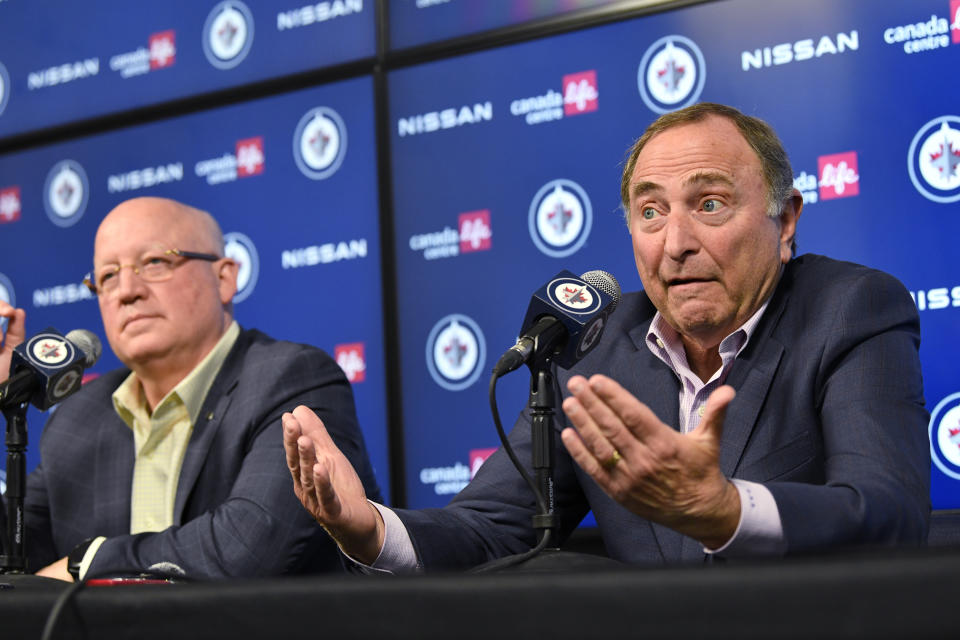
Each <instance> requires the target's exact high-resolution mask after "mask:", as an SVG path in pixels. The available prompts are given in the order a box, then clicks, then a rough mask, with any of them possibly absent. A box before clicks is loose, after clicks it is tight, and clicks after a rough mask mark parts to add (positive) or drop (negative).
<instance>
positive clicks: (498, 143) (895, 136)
mask: <svg viewBox="0 0 960 640" xmlns="http://www.w3.org/2000/svg"><path fill="white" fill-rule="evenodd" d="M47 4H48V6H50V7H52V11H51V12H50V13H49V16H51V17H50V18H49V19H45V20H43V21H42V22H41V21H39V20H38V19H37V18H36V17H35V14H34V13H33V12H32V11H31V10H30V3H28V2H26V1H25V0H0V145H2V144H3V139H4V138H7V139H9V138H10V137H11V136H19V135H21V134H27V133H30V132H32V131H37V130H41V129H43V128H47V127H51V126H61V127H69V126H70V123H71V122H74V121H77V120H85V119H89V118H95V117H100V116H106V115H110V114H114V113H123V112H126V111H127V110H130V109H134V108H139V107H145V106H149V105H155V104H158V103H164V102H168V103H169V102H170V101H175V100H179V99H182V98H188V97H190V96H194V95H199V94H208V93H209V92H211V91H223V90H228V89H231V88H234V87H236V88H241V87H249V86H251V83H258V82H261V81H263V80H268V79H270V78H276V77H280V76H289V75H291V74H300V75H299V76H298V78H299V79H296V78H295V79H294V80H295V82H294V80H290V79H289V78H288V81H290V82H293V84H295V85H296V86H301V87H302V86H304V85H310V86H309V88H306V89H301V90H297V91H289V92H285V93H277V94H276V95H274V96H273V97H266V98H258V99H251V100H249V101H243V102H240V103H237V104H235V105H233V106H227V107H223V106H214V107H212V108H209V109H205V110H202V111H198V112H195V113H189V114H187V113H184V114H182V115H177V116H176V117H170V118H166V119H155V120H153V121H152V122H150V123H149V124H141V125H138V126H134V127H130V128H126V129H112V130H109V131H107V132H105V133H100V134H98V135H93V136H86V137H70V136H71V135H74V136H75V135H76V134H75V133H71V132H72V131H74V130H73V129H70V128H64V129H62V130H61V133H58V134H56V136H57V139H55V140H53V141H49V140H44V143H43V144H42V145H40V144H39V143H38V144H36V145H34V146H30V147H28V148H18V149H16V150H15V151H7V152H6V153H3V154H0V296H3V297H5V298H7V299H15V301H16V303H17V304H18V305H20V306H24V307H26V309H27V312H28V317H29V323H30V329H31V331H34V330H38V329H40V328H42V327H44V326H47V325H53V326H56V327H58V328H59V329H61V330H62V331H64V332H66V331H68V330H70V329H72V328H75V327H85V328H92V329H94V330H96V331H97V332H98V333H101V334H102V329H101V326H100V321H99V315H98V313H97V309H96V303H95V301H94V300H93V299H91V298H89V296H87V294H86V293H85V291H84V290H83V289H82V288H81V287H80V285H79V281H80V278H81V277H82V275H83V273H84V272H85V271H86V270H87V269H88V268H89V264H90V259H91V246H92V238H93V233H94V230H95V229H96V226H97V224H98V223H99V221H100V219H101V218H102V217H103V215H104V214H105V213H106V212H107V211H108V210H109V209H110V208H111V207H112V206H114V205H115V204H116V203H118V202H120V201H121V200H123V199H125V198H128V197H132V196H136V195H144V194H154V195H169V196H172V197H176V198H181V199H184V200H186V201H188V202H190V203H192V204H195V205H197V206H200V207H204V208H207V209H209V210H210V211H211V212H213V213H214V214H215V215H216V216H217V217H218V219H219V220H220V221H221V224H222V225H223V227H224V230H225V231H226V232H228V233H231V234H234V235H231V236H230V238H231V240H232V241H231V243H230V247H231V251H234V252H235V255H236V256H238V257H239V258H240V259H241V261H243V262H244V264H245V265H246V266H248V267H249V271H245V272H244V274H243V277H244V278H248V279H249V281H250V282H252V283H253V284H252V285H250V286H249V287H247V288H246V289H244V291H242V293H241V295H243V296H245V299H243V300H242V301H240V302H239V303H238V305H237V316H238V319H239V320H240V322H241V323H242V324H243V325H245V326H256V327H259V328H261V329H263V330H266V331H268V332H269V333H271V334H273V335H275V336H277V337H282V338H287V339H292V340H299V341H303V342H309V343H313V344H317V345H319V346H321V347H323V348H325V349H326V350H328V351H330V352H331V353H332V354H335V355H339V356H340V357H339V361H340V362H341V363H342V365H343V366H344V367H345V368H346V369H347V370H348V371H349V372H350V373H351V375H352V376H354V377H353V379H354V389H355V392H356V395H357V401H358V410H359V413H360V419H361V422H362V423H363V426H364V429H365V433H366V436H367V439H368V444H369V446H370V450H371V455H372V457H373V459H374V460H373V461H374V465H375V467H376V470H377V473H378V475H379V477H380V482H381V485H382V486H384V487H385V488H386V487H387V485H388V484H389V482H388V478H389V475H388V455H387V448H388V447H387V431H388V429H389V431H390V432H391V434H392V435H393V436H395V437H396V438H397V439H398V441H399V442H400V443H401V444H402V449H403V452H404V457H403V459H402V460H398V462H400V463H401V464H402V466H403V468H404V484H405V490H406V497H407V503H408V504H409V505H410V506H414V507H423V506H439V505H442V504H445V503H446V501H447V500H448V499H449V497H450V495H451V494H452V493H454V492H456V491H457V490H458V489H459V487H461V486H462V485H463V484H464V483H465V482H466V481H467V480H468V479H469V478H470V476H471V474H472V473H473V472H474V471H475V469H476V466H477V464H479V462H480V461H482V460H483V459H484V457H485V456H486V455H488V454H489V452H490V450H491V448H493V447H495V446H497V444H498V441H497V438H496V435H495V431H494V429H493V426H492V423H491V420H490V416H489V409H488V407H487V396H486V383H487V379H488V375H489V370H490V367H491V366H492V364H493V362H494V360H495V359H496V358H497V357H498V356H499V354H500V353H501V352H502V351H503V350H504V349H506V348H507V347H508V346H509V345H511V344H512V343H513V341H514V339H515V337H516V334H517V331H518V330H519V325H520V323H521V321H522V319H523V313H524V310H525V309H526V305H527V303H528V301H529V296H530V294H531V293H532V292H533V291H534V290H535V289H537V288H538V287H540V286H541V285H542V284H543V283H544V282H545V281H546V280H548V279H549V278H550V277H551V276H552V275H553V274H555V273H556V272H558V271H559V270H561V269H569V270H571V271H573V272H575V273H581V272H583V271H586V270H589V269H595V268H602V269H605V270H608V271H611V272H612V273H613V274H614V275H615V276H616V277H617V278H618V279H619V280H620V283H621V285H622V287H623V289H624V290H631V289H636V288H638V287H639V286H640V282H639V279H638V277H637V276H636V269H635V266H634V264H633V258H632V254H631V250H630V243H629V236H628V234H627V230H626V227H625V225H624V224H623V221H622V214H621V212H620V210H619V179H620V170H621V162H622V160H623V156H624V152H625V150H626V149H627V148H628V146H629V145H630V144H631V142H632V141H633V139H634V138H635V137H636V136H638V135H639V134H640V133H641V132H642V131H643V129H644V128H645V127H646V125H647V124H649V123H650V121H651V120H653V119H654V118H655V117H656V116H657V115H659V114H660V113H661V112H663V111H668V110H672V109H675V108H679V107H682V106H685V105H687V104H690V103H692V102H694V101H697V100H711V101H717V102H724V103H729V104H732V105H734V106H737V107H739V108H740V109H742V110H744V111H745V112H747V113H750V114H753V115H757V116H759V117H761V118H764V119H766V120H767V121H769V122H770V123H771V124H772V125H773V126H774V127H775V128H776V129H777V131H778V132H779V133H780V134H781V137H782V138H783V141H784V143H785V145H786V147H787V150H788V151H789V153H790V156H791V160H792V162H793V166H794V170H795V175H796V183H795V184H796V186H797V188H799V189H800V190H801V191H802V192H803V194H804V199H805V202H806V205H805V208H804V213H803V216H802V218H801V220H800V227H799V248H800V251H801V252H815V253H824V254H827V255H831V256H833V257H837V258H841V259H847V260H853V261H856V262H861V263H864V264H867V265H870V266H873V267H877V268H880V269H883V270H886V271H888V272H890V273H892V274H894V275H895V276H897V277H898V278H899V279H901V280H902V281H903V283H904V284H905V285H906V287H907V288H908V289H909V290H910V291H911V293H912V294H913V295H914V299H915V301H916V303H917V307H918V309H919V312H920V318H921V323H922V332H923V334H922V346H921V358H922V361H923V368H924V382H925V390H926V396H927V403H928V408H929V409H930V411H931V413H932V414H933V418H932V420H931V424H930V433H931V436H932V437H931V440H932V447H931V452H932V455H933V460H934V463H933V465H932V467H931V473H932V480H933V482H932V495H931V497H932V501H933V506H934V507H935V508H938V509H946V508H960V377H958V375H957V366H956V364H955V363H956V360H957V355H958V349H957V346H956V337H957V335H958V334H960V331H958V329H960V265H958V264H957V261H956V260H955V259H954V254H953V251H952V243H953V241H954V238H955V237H956V236H957V234H958V231H960V220H958V213H960V204H958V203H960V107H958V106H957V105H958V104H960V100H958V98H960V87H958V84H957V82H956V78H957V72H956V69H957V68H958V65H960V13H958V12H960V0H899V1H891V2H875V1H872V0H844V1H842V2H837V1H835V0H808V1H807V2H804V3H772V2H767V1H765V0H719V1H716V2H705V3H701V4H694V5H691V6H687V7H684V8H680V9H675V10H669V11H663V12H660V13H655V14H651V15H647V16H643V17H638V18H631V19H625V20H621V21H617V22H611V23H609V24H604V25H602V26H597V27H591V28H585V29H579V30H572V31H570V32H568V33H564V34H561V35H553V36H549V37H543V38H537V39H532V40H530V41H527V42H523V43H520V44H514V45H510V46H502V47H496V48H490V49H487V50H484V51H480V52H477V53H471V54H469V55H454V56H451V55H449V54H448V53H446V52H447V51H450V50H454V49H442V48H439V49H437V50H436V53H435V57H436V58H437V59H436V60H431V61H426V62H418V63H416V64H411V65H407V66H403V67H399V68H398V67H395V66H391V65H390V62H391V60H392V58H391V56H392V52H393V51H394V50H398V49H403V48H405V47H412V46H415V45H420V44H429V43H431V42H433V43H436V42H439V41H444V40H447V39H449V38H453V37H457V36H463V35H467V34H476V33H477V32H480V31H482V30H483V29H487V28H491V27H498V26H506V25H509V24H512V23H516V22H523V21H524V20H528V19H531V18H541V17H544V16H547V15H553V14H565V15H572V16H574V18H573V19H576V16H577V15H580V14H576V13H575V10H576V9H578V8H582V7H590V6H594V5H601V4H610V5H612V6H613V8H614V9H615V8H617V7H618V6H621V5H626V4H629V3H616V2H614V3H606V2H602V1H597V2H593V1H583V2H572V1H569V2H568V1H563V0H557V1H556V2H538V3H526V2H520V3H486V2H478V1H471V0H449V1H446V2H441V1H427V0H393V1H391V2H390V3H389V7H388V9H389V11H388V16H389V18H390V19H391V23H390V24H389V25H387V31H386V32H387V34H388V36H389V42H386V43H385V46H383V47H382V48H381V51H380V52H379V53H378V52H377V49H376V42H377V40H376V38H375V28H374V27H375V14H376V13H377V11H376V10H377V7H376V5H375V3H374V2H372V1H371V0H367V1H366V2H363V1H362V0H331V1H324V2H312V3H303V4H301V3H298V2H297V1H296V0H289V1H284V2H265V1H263V2H255V1H254V0H243V2H242V3H241V2H240V1H239V0H231V1H228V2H218V1H217V0H208V1H205V2H185V1H184V2H169V3H164V4H162V5H157V6H153V5H145V6H144V7H140V6H139V5H137V6H136V7H134V6H133V5H130V3H122V2H101V3H97V4H96V7H95V8H93V9H91V8H89V7H86V6H84V7H82V8H81V7H79V6H77V5H76V3H71V2H66V1H65V0H50V2H48V3H47ZM504 7H507V9H504ZM498 8H499V10H497V9H498ZM608 9H609V7H608ZM570 12H574V13H570ZM251 24H252V25H253V27H252V28H251V27H250V26H249V25H251ZM170 32H172V38H171V33H170ZM251 33H252V34H253V36H252V40H249V41H248V40H245V39H244V40H242V42H241V40H237V39H236V38H239V36H240V35H243V34H246V35H247V36H249V35H250V34H251ZM218 38H219V39H220V40H221V41H220V42H219V43H218V42H216V40H217V39H218ZM448 44H450V43H448ZM247 45H249V46H247ZM455 46H456V43H455V42H454V43H453V44H450V47H455ZM171 47H172V49H171ZM141 50H142V51H141ZM171 51H172V52H173V57H172V58H171ZM375 55H377V56H378V59H379V60H380V61H381V62H383V63H384V66H385V67H386V68H387V69H388V71H387V72H386V87H387V92H386V96H385V97H386V101H385V102H384V103H382V105H386V106H382V105H381V106H380V107H377V108H375V99H374V97H375V94H374V79H375V78H376V77H377V74H379V73H381V71H380V70H379V69H375V68H374V65H373V56H375ZM91 60H95V62H91ZM345 63H353V66H352V67H350V68H349V70H348V71H346V72H342V73H346V74H347V75H349V76H351V77H352V79H348V80H342V81H336V82H330V80H329V76H325V75H323V74H324V69H327V70H329V69H330V67H331V66H334V67H336V66H338V65H339V66H340V68H341V69H343V68H345V67H343V65H344V64H345ZM94 70H96V73H94V72H93V71H94ZM304 74H308V75H304ZM309 74H316V77H317V78H318V80H317V81H316V83H314V82H312V81H310V80H309V78H311V77H313V76H312V75H309ZM304 78H307V80H304ZM277 86H282V83H280V84H278V85H276V86H272V87H266V85H263V84H260V85H256V84H254V85H253V87H254V88H253V89H249V88H247V89H246V90H247V91H249V92H250V94H251V95H257V93H258V91H259V92H261V93H263V92H266V91H271V92H275V91H277V90H278V89H277V88H276V87H277ZM257 87H260V88H259V89H258V88H257ZM220 95H223V96H229V94H228V93H221V94H220ZM169 112H170V109H168V110H167V111H164V113H169ZM101 122H102V121H101ZM378 123H380V124H382V125H385V126H386V130H387V131H388V132H389V133H388V135H389V141H388V142H389V146H388V147H386V146H385V147H383V148H381V149H378V148H377V146H376V139H375V136H374V131H375V127H376V125H377V124H378ZM107 128H108V129H109V127H107ZM78 131H82V129H78ZM318 133H320V134H322V135H321V137H324V136H326V137H330V136H333V139H337V140H340V144H339V145H334V146H328V147H326V148H322V149H321V148H316V147H315V146H313V145H312V144H311V141H315V140H316V139H317V136H316V135H315V134H318ZM378 154H387V158H386V159H387V162H385V163H383V166H385V167H388V173H387V174H378V171H377V167H378V165H377V161H378V157H379V156H378ZM378 180H381V181H386V183H388V184H389V185H390V188H391V192H392V200H391V201H390V202H387V203H385V205H386V207H385V210H386V211H390V212H391V213H392V215H393V217H392V218H391V219H389V222H390V223H391V225H392V227H393V231H394V235H393V238H394V245H393V246H391V247H382V246H381V245H380V232H381V230H380V228H379V217H378V216H379V215H381V214H380V212H379V207H380V204H379V202H378V198H379V193H378V187H377V185H378ZM558 221H559V222H561V223H562V224H559V223H558ZM384 250H386V251H387V253H386V255H388V256H389V255H395V262H393V263H390V264H387V265H386V266H387V269H386V272H387V273H389V274H391V277H390V278H388V280H387V281H386V282H381V261H382V258H381V256H382V255H383V254H382V251H384ZM255 267H256V268H255ZM387 289H389V290H390V293H391V296H388V297H395V298H396V301H397V310H396V311H397V313H396V316H395V317H394V316H393V315H389V316H388V315H386V314H384V311H383V305H382V302H381V301H382V294H383V293H384V291H385V290H387ZM291 307H292V308H294V309H295V310H296V311H295V312H294V313H283V314H280V313H277V309H278V308H284V309H286V308H291ZM384 332H386V334H387V335H391V334H394V333H395V335H397V336H398V343H399V344H398V348H399V353H398V354H397V356H398V357H397V360H398V362H399V371H398V372H396V376H395V377H388V376H389V372H387V371H385V364H384V363H385V355H386V354H385V353H384V351H385V346H384V338H383V336H384ZM451 356H456V357H451ZM115 365H116V361H115V360H114V359H113V358H112V356H111V355H109V354H106V355H105V356H104V358H103V359H102V361H101V363H100V364H98V365H97V367H96V368H95V371H101V372H102V371H105V370H107V369H109V368H111V367H112V366H115ZM388 380H389V384H390V385H391V387H392V388H397V389H399V392H400V394H401V396H402V400H403V401H402V415H397V416H392V420H391V418H390V417H388V415H387V407H386V397H387V393H386V390H387V384H388ZM526 395H527V380H526V377H525V376H524V375H523V374H521V373H515V374H513V375H512V376H510V377H509V378H506V379H504V380H503V381H502V382H501V384H500V388H499V400H500V408H501V412H502V414H503V416H504V418H505V420H506V422H508V423H509V422H512V417H513V416H514V415H515V414H516V413H517V412H518V411H519V410H520V409H521V408H522V407H523V405H524V403H525V401H526ZM43 419H44V417H43V416H42V415H33V414H31V417H30V424H31V442H34V443H35V442H37V440H38V438H39V433H40V429H41V428H42V423H43ZM388 422H389V424H388ZM30 451H31V456H35V448H32V449H31V450H30ZM35 462H36V460H35V458H34V457H31V460H30V463H31V466H32V465H33V464H35Z"/></svg>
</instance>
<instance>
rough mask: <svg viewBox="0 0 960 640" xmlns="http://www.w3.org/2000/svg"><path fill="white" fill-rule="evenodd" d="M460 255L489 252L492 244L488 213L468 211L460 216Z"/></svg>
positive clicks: (485, 211) (484, 211)
mask: <svg viewBox="0 0 960 640" xmlns="http://www.w3.org/2000/svg"><path fill="white" fill-rule="evenodd" d="M459 226H460V253H472V252H474V251H489V250H490V247H491V246H492V243H493V231H491V229H490V211H488V210H487V209H484V210H482V211H468V212H466V213H461V214H460V219H459Z"/></svg>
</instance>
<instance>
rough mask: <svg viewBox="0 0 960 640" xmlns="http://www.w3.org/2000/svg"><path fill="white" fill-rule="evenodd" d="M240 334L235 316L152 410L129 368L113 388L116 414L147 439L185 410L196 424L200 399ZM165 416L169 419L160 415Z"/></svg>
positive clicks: (138, 381)
mask: <svg viewBox="0 0 960 640" xmlns="http://www.w3.org/2000/svg"><path fill="white" fill-rule="evenodd" d="M239 335H240V326H239V325H238V324H237V322H236V320H234V321H233V322H232V323H231V324H230V327H229V328H228V329H227V330H226V331H225V332H224V334H223V335H222V336H221V337H220V340H219V341H217V344H216V345H214V347H213V349H211V350H210V353H208V354H207V355H206V356H205V357H204V358H203V360H201V361H200V364H198V365H197V366H196V367H194V369H193V371H191V372H190V373H189V374H188V375H187V377H186V378H184V379H183V380H181V381H180V382H179V383H178V384H177V386H175V387H174V388H173V389H171V390H170V392H169V393H168V394H167V395H166V396H164V398H163V399H162V400H161V401H160V402H159V403H158V404H157V406H156V408H155V409H154V410H153V411H152V412H151V411H150V408H149V407H148V406H147V400H146V397H145V396H144V394H143V388H142V387H141V386H140V380H139V379H138V378H137V375H136V374H135V373H133V372H131V373H130V375H129V376H127V378H126V379H125V380H124V381H123V382H122V383H121V384H120V386H119V387H117V390H116V391H114V392H113V408H114V410H115V411H116V412H117V415H119V416H120V418H121V419H122V420H123V421H124V422H125V423H126V424H127V426H128V427H130V428H131V429H133V431H134V434H135V435H138V436H146V437H147V438H148V439H149V438H151V437H154V436H155V435H159V434H155V432H157V431H159V430H165V427H169V426H170V425H171V424H172V422H174V421H176V418H177V415H176V414H179V415H180V416H183V412H185V413H186V416H185V417H188V418H189V420H190V424H195V423H196V421H197V417H198V416H199V415H200V409H201V408H202V407H203V400H204V398H206V396H207V392H208V391H210V387H211V386H212V385H213V381H214V379H215V378H216V377H217V374H218V373H219V372H220V367H222V366H223V363H224V361H225V360H226V359H227V355H228V354H229V353H230V349H232V348H233V345H234V343H235V342H236V341H237V337H238V336H239ZM165 416H169V417H170V418H172V420H168V419H163V418H164V417H165ZM138 428H139V429H145V430H146V432H144V433H137V432H138ZM138 448H139V447H138Z"/></svg>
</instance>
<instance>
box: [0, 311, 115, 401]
mask: <svg viewBox="0 0 960 640" xmlns="http://www.w3.org/2000/svg"><path fill="white" fill-rule="evenodd" d="M102 351H103V347H102V346H101V344H100V339H99V338H98V337H97V336H96V335H94V334H93V333H91V332H90V331H87V330H86V329H74V330H73V331H71V332H70V333H68V334H67V335H66V336H65V337H64V336H62V335H60V333H59V332H58V331H57V330H56V329H54V328H52V327H51V328H49V329H45V330H43V331H41V332H40V333H38V334H37V335H35V336H33V337H32V338H30V339H29V340H27V341H25V342H24V343H23V344H21V345H19V346H18V347H17V348H16V349H15V350H14V352H13V358H12V359H11V361H10V377H9V379H7V381H6V382H4V383H3V384H0V407H8V406H13V405H16V404H20V403H23V402H30V403H32V404H33V405H34V406H35V407H37V408H38V409H40V410H41V411H46V410H47V409H49V408H50V407H51V406H53V405H55V404H57V403H58V402H60V401H61V400H63V399H64V398H66V397H67V396H69V395H71V394H72V393H74V392H75V391H77V389H79V388H80V384H81V382H82V378H83V370H84V369H86V368H88V367H91V366H93V364H94V363H96V361H97V360H98V359H99V358H100V353H101V352H102Z"/></svg>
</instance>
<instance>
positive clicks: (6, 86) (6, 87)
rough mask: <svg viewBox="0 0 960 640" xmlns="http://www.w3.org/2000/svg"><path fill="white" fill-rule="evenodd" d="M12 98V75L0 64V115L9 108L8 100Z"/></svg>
mask: <svg viewBox="0 0 960 640" xmlns="http://www.w3.org/2000/svg"><path fill="white" fill-rule="evenodd" d="M9 97H10V74H9V73H7V68H6V67H5V66H3V63H2V62H0V115H3V110H4V109H6V108H7V98H9Z"/></svg>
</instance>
